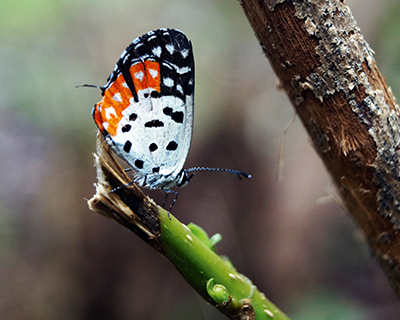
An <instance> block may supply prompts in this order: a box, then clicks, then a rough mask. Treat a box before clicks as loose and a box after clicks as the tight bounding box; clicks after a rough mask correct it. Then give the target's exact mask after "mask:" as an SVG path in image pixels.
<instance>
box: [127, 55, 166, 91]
mask: <svg viewBox="0 0 400 320" xmlns="http://www.w3.org/2000/svg"><path fill="white" fill-rule="evenodd" d="M129 71H130V73H131V76H132V79H133V83H134V85H135V89H136V92H137V91H139V90H143V89H147V88H152V89H155V90H157V91H158V92H161V88H160V84H161V77H160V64H159V63H158V62H155V61H151V60H146V61H145V62H144V65H143V63H141V62H139V63H137V64H134V65H133V66H131V68H130V70H129Z"/></svg>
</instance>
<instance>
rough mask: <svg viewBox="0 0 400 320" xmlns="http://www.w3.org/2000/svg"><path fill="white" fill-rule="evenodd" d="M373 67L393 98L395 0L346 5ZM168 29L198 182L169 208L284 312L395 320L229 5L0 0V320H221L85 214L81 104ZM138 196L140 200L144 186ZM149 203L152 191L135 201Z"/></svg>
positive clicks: (88, 191) (221, 0)
mask: <svg viewBox="0 0 400 320" xmlns="http://www.w3.org/2000/svg"><path fill="white" fill-rule="evenodd" d="M347 2H348V4H349V5H350V6H351V8H352V11H353V14H354V15H355V17H356V19H357V21H358V23H359V25H360V27H361V30H362V32H363V34H364V36H365V38H366V39H367V41H368V42H369V43H370V45H371V46H372V48H373V49H374V50H375V52H376V58H377V61H378V66H379V67H380V69H381V72H382V73H383V75H384V76H385V77H386V79H387V82H388V84H389V85H391V87H392V89H393V91H394V93H395V95H396V94H397V95H398V96H399V94H400V72H399V71H400V70H399V68H400V60H399V59H400V53H399V52H400V36H399V35H400V30H399V29H400V22H399V19H398V17H399V15H400V3H399V1H395V0H392V1H376V0H352V1H351V0H349V1H347ZM160 27H169V28H177V29H180V30H183V31H184V32H185V33H186V34H187V36H188V37H189V38H190V39H191V40H192V42H193V46H194V54H195V61H196V94H195V128H194V137H193V141H192V148H191V151H190V153H189V157H188V160H187V162H186V167H190V166H215V167H222V168H234V169H239V170H243V171H246V172H249V173H251V174H252V176H253V179H252V180H249V181H242V182H239V181H236V179H235V178H234V177H232V176H229V175H224V174H219V173H210V172H204V173H200V172H199V173H197V174H196V177H195V178H194V179H193V180H192V182H191V183H190V185H189V186H188V187H186V188H184V189H182V190H180V198H179V201H178V202H177V204H176V205H175V207H174V214H175V215H176V216H177V217H178V218H179V219H181V221H182V222H184V223H189V222H191V221H193V222H194V223H196V224H198V225H200V226H202V227H203V228H204V229H205V230H207V232H208V233H209V234H214V233H216V232H220V233H221V234H222V236H223V240H222V243H220V244H219V245H218V249H219V253H221V254H226V255H228V256H229V257H230V258H231V260H232V261H233V263H234V265H235V266H236V267H237V269H238V270H239V271H240V272H242V273H244V274H245V275H246V276H248V277H249V278H251V279H252V280H253V282H254V283H255V284H256V285H257V286H258V287H259V289H260V290H261V291H263V292H264V293H265V294H266V296H267V297H268V298H269V299H271V300H272V301H273V302H274V303H275V304H276V305H277V306H278V307H280V308H281V309H282V310H284V311H285V312H286V313H288V315H289V316H290V317H291V318H292V319H294V320H295V319H296V320H303V319H307V320H313V319H318V320H320V319H336V320H337V319H352V320H354V319H356V320H357V319H363V320H365V319H367V320H369V319H371V320H372V319H389V320H390V319H399V318H400V307H399V302H398V300H397V298H396V296H395V295H394V293H393V292H392V290H391V288H390V285H389V284H388V281H387V280H386V277H385V275H384V274H383V272H382V271H381V269H380V268H379V267H378V266H377V264H376V263H375V261H374V260H373V259H372V258H371V257H370V253H369V251H368V248H367V247H366V246H365V244H364V242H363V239H362V236H361V235H360V233H359V231H358V230H357V228H356V227H355V225H354V224H353V223H352V221H351V219H350V218H349V217H348V216H347V215H346V214H345V213H344V212H343V210H342V209H341V207H340V206H339V205H338V203H337V202H336V200H335V194H336V192H335V189H334V186H333V185H332V183H331V182H330V179H329V177H328V175H327V174H326V172H325V170H324V168H323V165H322V163H321V161H320V160H319V158H318V157H317V156H316V154H315V152H314V151H313V149H312V147H311V145H310V141H309V138H308V137H307V136H306V134H305V132H304V129H303V127H302V125H301V123H300V121H299V120H298V119H297V120H296V121H295V123H294V124H293V125H292V126H291V127H290V129H289V131H288V133H287V135H286V143H285V145H284V155H283V157H282V158H281V160H283V162H284V166H283V168H282V173H283V179H282V180H280V181H278V179H277V176H278V162H279V159H280V157H279V145H280V143H281V140H282V137H283V134H282V132H283V129H284V127H285V126H286V125H287V124H288V123H289V121H290V119H291V118H292V116H293V112H294V111H293V108H292V107H291V105H290V104H289V102H288V99H287V98H286V96H285V94H284V93H283V92H281V91H279V90H278V89H277V79H276V77H275V76H274V74H273V72H272V71H271V69H270V67H269V64H268V62H267V60H266V59H265V57H264V55H263V53H262V50H261V48H260V47H259V45H258V42H257V40H256V38H255V37H254V33H253V31H252V30H251V28H250V26H249V24H248V22H247V20H246V18H245V16H244V14H243V12H242V9H241V7H240V5H239V3H238V2H237V1H233V0H208V1H207V0H204V1H194V0H192V1H183V0H169V1H161V0H158V1H156V0H147V1H137V0H133V1H126V0H121V1H94V0H79V1H78V0H63V1H51V0H35V1H32V0H29V1H28V0H20V1H15V0H2V1H1V3H0V30H1V32H0V97H1V99H0V111H1V116H0V124H1V125H0V137H1V139H0V141H1V142H0V143H1V152H0V160H1V166H0V178H1V179H0V181H1V182H2V183H1V184H0V253H1V259H0V318H1V319H100V320H102V319H155V320H163V319H195V320H197V319H199V320H200V319H225V318H224V317H222V315H220V314H219V313H218V312H217V311H215V310H214V309H213V308H212V307H211V306H209V305H207V304H206V303H205V302H204V301H202V300H201V299H200V298H199V297H198V296H197V295H196V294H195V293H194V292H193V290H192V289H191V288H190V287H189V286H188V285H187V284H186V283H185V282H184V280H182V279H181V277H180V276H179V275H178V274H177V272H176V271H175V269H174V267H173V266H172V265H170V264H169V263H168V261H166V260H165V259H163V258H162V257H161V256H159V255H158V254H157V253H156V252H153V251H152V250H151V249H149V248H148V247H147V246H146V245H145V244H144V243H142V242H141V241H140V240H139V239H138V238H137V237H136V236H134V235H133V234H131V233H130V232H128V231H127V230H125V229H124V228H123V227H121V226H119V225H117V224H116V223H113V222H111V221H108V220H107V219H105V218H103V217H101V216H100V215H98V214H96V213H93V212H90V211H89V210H88V208H87V204H86V201H85V199H88V198H90V197H91V196H92V194H93V193H94V187H93V183H94V182H95V181H96V177H95V171H94V168H93V162H92V153H93V152H94V144H95V135H96V127H95V124H94V122H93V120H92V118H91V109H92V107H93V105H94V104H95V103H96V102H97V101H98V100H99V99H100V92H99V90H96V89H90V88H78V89H77V88H75V86H77V85H81V84H85V83H89V84H96V85H100V86H102V85H104V84H105V81H106V78H107V77H108V75H109V74H110V73H111V71H112V70H113V68H114V64H115V62H116V61H117V60H118V58H119V56H120V54H121V52H122V51H123V50H124V49H125V47H126V46H127V45H128V44H129V43H130V42H131V41H132V39H133V38H135V37H137V36H140V35H142V34H144V33H146V32H147V31H149V30H152V29H157V28H160ZM146 192H147V191H146ZM148 193H149V194H151V195H152V196H154V197H155V199H156V200H157V201H159V202H160V201H162V199H163V195H162V194H161V193H160V192H148Z"/></svg>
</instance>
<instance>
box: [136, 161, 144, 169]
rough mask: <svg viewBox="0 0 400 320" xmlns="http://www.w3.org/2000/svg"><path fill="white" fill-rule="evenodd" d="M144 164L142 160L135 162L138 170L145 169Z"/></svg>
mask: <svg viewBox="0 0 400 320" xmlns="http://www.w3.org/2000/svg"><path fill="white" fill-rule="evenodd" d="M143 164H144V162H143V161H142V160H139V159H138V160H135V166H136V167H137V168H138V169H143Z"/></svg>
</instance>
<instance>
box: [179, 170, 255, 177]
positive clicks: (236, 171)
mask: <svg viewBox="0 0 400 320" xmlns="http://www.w3.org/2000/svg"><path fill="white" fill-rule="evenodd" d="M193 171H222V172H227V173H232V174H234V175H235V176H236V177H238V178H239V179H243V178H247V179H250V178H251V175H249V174H247V173H246V172H243V171H238V170H232V169H221V168H208V167H194V168H189V169H186V170H185V172H186V173H189V172H193Z"/></svg>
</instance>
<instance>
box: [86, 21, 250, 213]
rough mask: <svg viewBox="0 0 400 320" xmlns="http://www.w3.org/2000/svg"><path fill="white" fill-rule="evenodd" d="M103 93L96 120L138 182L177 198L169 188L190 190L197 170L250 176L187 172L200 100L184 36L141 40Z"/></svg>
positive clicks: (174, 33)
mask: <svg viewBox="0 0 400 320" xmlns="http://www.w3.org/2000/svg"><path fill="white" fill-rule="evenodd" d="M102 93H103V99H102V100H101V101H100V102H99V103H97V104H96V105H95V108H94V109H93V117H94V120H95V122H96V124H97V126H98V128H99V129H100V131H101V132H102V134H103V136H104V138H105V140H106V141H107V142H108V143H109V144H110V146H111V148H112V149H113V151H114V152H115V153H116V154H118V155H119V156H120V157H121V158H123V159H124V160H125V161H126V162H127V163H128V164H129V165H130V166H131V168H132V170H133V177H134V179H133V182H134V183H136V184H138V185H139V186H141V187H147V188H150V189H161V190H163V191H164V192H166V193H174V194H176V195H177V192H175V191H171V190H169V189H170V188H171V187H174V186H177V187H182V186H184V185H185V184H186V183H187V182H188V181H189V180H190V177H188V173H189V172H191V171H195V170H218V171H227V172H231V173H234V174H235V175H237V176H239V177H242V176H247V177H249V176H248V175H247V174H245V173H243V172H240V171H235V170H226V169H209V168H192V169H188V170H184V169H183V165H184V163H185V160H186V157H187V154H188V152H189V147H190V142H191V138H192V130H193V102H194V101H193V96H194V59H193V50H192V45H191V42H190V41H189V40H188V39H187V38H186V36H185V34H184V33H183V32H181V31H179V30H175V29H158V30H155V31H150V32H148V33H147V34H145V35H143V36H142V37H139V38H137V39H135V40H134V41H133V42H132V43H131V44H130V45H129V46H128V48H126V50H125V51H124V52H123V53H122V55H121V58H120V59H119V61H118V62H117V64H116V66H115V68H114V71H113V73H112V74H111V75H110V77H109V78H108V81H107V84H106V85H105V86H104V88H102ZM175 200H176V198H175ZM174 202H175V201H174ZM171 206H172V205H171Z"/></svg>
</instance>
